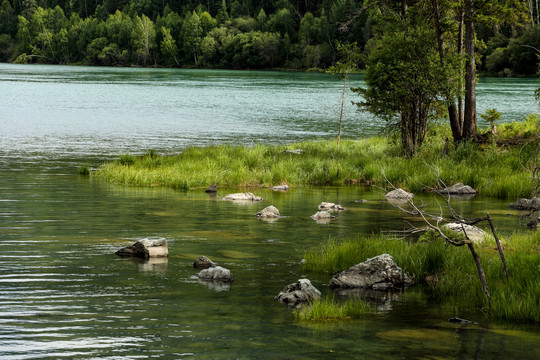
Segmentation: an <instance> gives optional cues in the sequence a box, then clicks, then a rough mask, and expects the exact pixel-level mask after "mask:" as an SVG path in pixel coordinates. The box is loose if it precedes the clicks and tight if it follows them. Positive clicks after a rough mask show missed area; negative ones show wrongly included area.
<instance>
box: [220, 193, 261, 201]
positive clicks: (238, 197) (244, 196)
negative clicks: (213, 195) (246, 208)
mask: <svg viewBox="0 0 540 360" xmlns="http://www.w3.org/2000/svg"><path fill="white" fill-rule="evenodd" d="M223 200H228V201H262V200H263V198H262V197H260V196H255V195H253V194H252V193H250V192H246V193H236V194H229V195H227V196H225V197H224V198H223Z"/></svg>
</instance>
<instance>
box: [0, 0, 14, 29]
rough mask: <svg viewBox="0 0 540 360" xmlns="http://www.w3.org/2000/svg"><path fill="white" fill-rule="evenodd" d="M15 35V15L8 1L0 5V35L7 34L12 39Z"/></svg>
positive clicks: (5, 0)
mask: <svg viewBox="0 0 540 360" xmlns="http://www.w3.org/2000/svg"><path fill="white" fill-rule="evenodd" d="M16 33H17V14H16V13H15V11H14V10H13V8H12V7H11V4H10V3H9V1H8V0H4V1H2V4H0V34H8V35H9V36H11V37H14V36H15V34H16Z"/></svg>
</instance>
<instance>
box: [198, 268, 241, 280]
mask: <svg viewBox="0 0 540 360" xmlns="http://www.w3.org/2000/svg"><path fill="white" fill-rule="evenodd" d="M197 276H198V277H199V279H201V280H206V281H217V282H232V281H234V276H233V275H232V273H231V271H230V270H229V269H225V268H223V267H221V266H216V267H210V268H208V269H204V270H201V272H199V274H198V275H197Z"/></svg>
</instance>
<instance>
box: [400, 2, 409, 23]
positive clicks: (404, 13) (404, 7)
mask: <svg viewBox="0 0 540 360" xmlns="http://www.w3.org/2000/svg"><path fill="white" fill-rule="evenodd" d="M407 8H408V7H407V0H401V15H402V16H403V18H404V19H405V17H406V16H407Z"/></svg>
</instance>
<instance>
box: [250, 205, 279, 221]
mask: <svg viewBox="0 0 540 360" xmlns="http://www.w3.org/2000/svg"><path fill="white" fill-rule="evenodd" d="M255 216H256V217H258V218H260V219H277V218H279V217H280V215H279V210H278V209H277V208H276V207H275V206H273V205H270V206H267V207H265V208H264V209H262V210H261V211H259V212H258V213H257V214H255Z"/></svg>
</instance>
